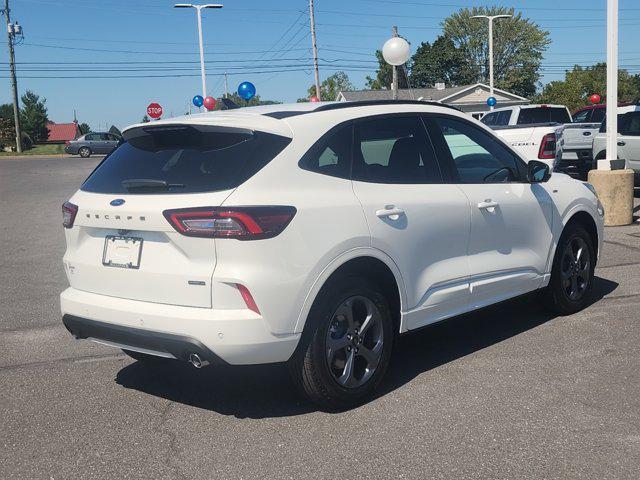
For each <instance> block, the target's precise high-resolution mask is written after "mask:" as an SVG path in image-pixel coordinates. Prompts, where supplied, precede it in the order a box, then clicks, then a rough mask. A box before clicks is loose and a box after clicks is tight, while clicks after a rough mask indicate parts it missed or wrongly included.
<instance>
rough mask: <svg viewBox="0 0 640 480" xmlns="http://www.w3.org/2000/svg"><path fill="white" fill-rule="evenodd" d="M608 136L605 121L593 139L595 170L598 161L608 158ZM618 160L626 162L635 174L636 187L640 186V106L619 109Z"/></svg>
mask: <svg viewBox="0 0 640 480" xmlns="http://www.w3.org/2000/svg"><path fill="white" fill-rule="evenodd" d="M606 134H607V122H606V119H605V120H603V121H602V124H601V126H600V129H599V131H598V133H597V134H596V136H595V138H594V139H593V150H592V155H593V159H594V161H593V168H597V161H598V160H604V159H605V158H607V138H606ZM618 158H622V159H625V160H626V163H627V168H631V169H633V170H634V172H635V183H636V185H640V105H629V106H626V107H618Z"/></svg>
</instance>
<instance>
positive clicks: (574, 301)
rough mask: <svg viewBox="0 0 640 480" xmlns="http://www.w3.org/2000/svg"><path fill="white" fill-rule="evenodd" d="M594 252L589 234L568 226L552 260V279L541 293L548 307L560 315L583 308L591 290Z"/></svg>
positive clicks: (586, 303) (579, 228)
mask: <svg viewBox="0 0 640 480" xmlns="http://www.w3.org/2000/svg"><path fill="white" fill-rule="evenodd" d="M595 264H596V250H595V247H594V245H593V241H592V239H591V236H590V235H589V233H588V232H587V231H586V230H585V229H584V228H583V227H582V226H580V225H578V224H570V225H568V226H567V227H566V229H565V231H564V232H563V233H562V236H561V237H560V242H558V247H557V248H556V253H555V256H554V259H553V267H552V270H551V280H550V281H549V285H548V286H547V287H546V288H545V289H544V290H543V300H544V301H545V303H546V304H547V306H548V307H549V308H550V309H551V310H553V311H555V312H556V313H558V314H560V315H570V314H572V313H576V312H578V311H580V310H582V309H583V308H585V307H586V306H587V305H588V303H589V297H590V294H591V290H592V288H593V278H594V270H595Z"/></svg>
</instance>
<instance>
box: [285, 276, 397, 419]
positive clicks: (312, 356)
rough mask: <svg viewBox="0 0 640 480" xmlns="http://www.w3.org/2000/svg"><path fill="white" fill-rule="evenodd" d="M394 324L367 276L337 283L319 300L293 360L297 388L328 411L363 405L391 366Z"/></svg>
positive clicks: (336, 281)
mask: <svg viewBox="0 0 640 480" xmlns="http://www.w3.org/2000/svg"><path fill="white" fill-rule="evenodd" d="M367 319H368V320H369V322H368V323H366V322H365V320H367ZM393 325H394V322H393V320H392V317H391V312H390V310H389V303H388V301H387V299H386V298H385V296H384V295H383V293H382V291H381V289H380V288H379V287H378V286H377V285H375V284H373V283H371V282H370V281H368V280H367V279H365V278H362V277H345V278H341V279H338V280H335V281H332V282H331V283H330V284H328V285H326V286H325V287H324V288H323V289H322V291H321V292H320V294H319V295H318V297H317V298H316V300H315V302H314V304H313V306H312V308H311V311H310V313H309V316H308V317H307V325H306V327H305V331H304V333H303V336H302V339H301V341H300V344H299V346H298V349H297V350H296V352H295V353H294V355H293V356H292V358H291V359H290V360H289V363H288V367H289V371H290V373H291V377H292V379H293V382H294V383H295V385H296V387H297V388H298V390H299V391H300V392H301V393H302V394H303V395H304V396H306V397H307V398H308V399H310V400H311V401H313V402H314V403H316V404H318V405H319V406H320V407H322V408H324V409H328V410H339V409H345V408H349V407H352V406H355V405H357V404H360V403H362V402H363V401H364V400H366V399H367V398H368V397H369V396H370V395H371V394H372V392H373V391H374V389H375V388H376V387H377V386H378V384H379V383H380V380H381V379H382V377H383V376H384V374H385V372H386V370H387V367H388V365H389V361H390V358H391V352H392V349H393V342H394V326H393ZM362 327H364V329H363V328H362Z"/></svg>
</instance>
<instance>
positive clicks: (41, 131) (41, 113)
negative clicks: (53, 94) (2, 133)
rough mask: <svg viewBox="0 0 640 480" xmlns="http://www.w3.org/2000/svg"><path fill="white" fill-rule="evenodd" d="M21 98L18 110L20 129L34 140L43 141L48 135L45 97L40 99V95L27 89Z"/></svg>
mask: <svg viewBox="0 0 640 480" xmlns="http://www.w3.org/2000/svg"><path fill="white" fill-rule="evenodd" d="M21 99H22V105H23V107H22V111H21V112H20V122H21V124H22V130H23V131H24V132H26V133H27V134H28V135H29V136H30V137H31V139H32V140H33V141H34V142H35V143H38V142H43V141H45V140H46V139H47V138H48V137H49V130H48V129H47V122H48V121H49V119H48V117H47V107H46V105H45V104H46V103H47V100H46V99H44V98H43V99H42V100H40V96H39V95H37V94H35V93H34V92H32V91H31V90H27V91H26V92H25V94H24V95H22V97H21Z"/></svg>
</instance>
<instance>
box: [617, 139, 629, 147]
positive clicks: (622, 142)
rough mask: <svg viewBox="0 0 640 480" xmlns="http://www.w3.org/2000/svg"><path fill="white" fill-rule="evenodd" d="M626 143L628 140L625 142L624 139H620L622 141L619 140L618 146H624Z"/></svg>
mask: <svg viewBox="0 0 640 480" xmlns="http://www.w3.org/2000/svg"><path fill="white" fill-rule="evenodd" d="M626 144H627V142H624V141H622V140H620V141H619V142H618V146H619V147H624V146H625V145H626Z"/></svg>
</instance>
